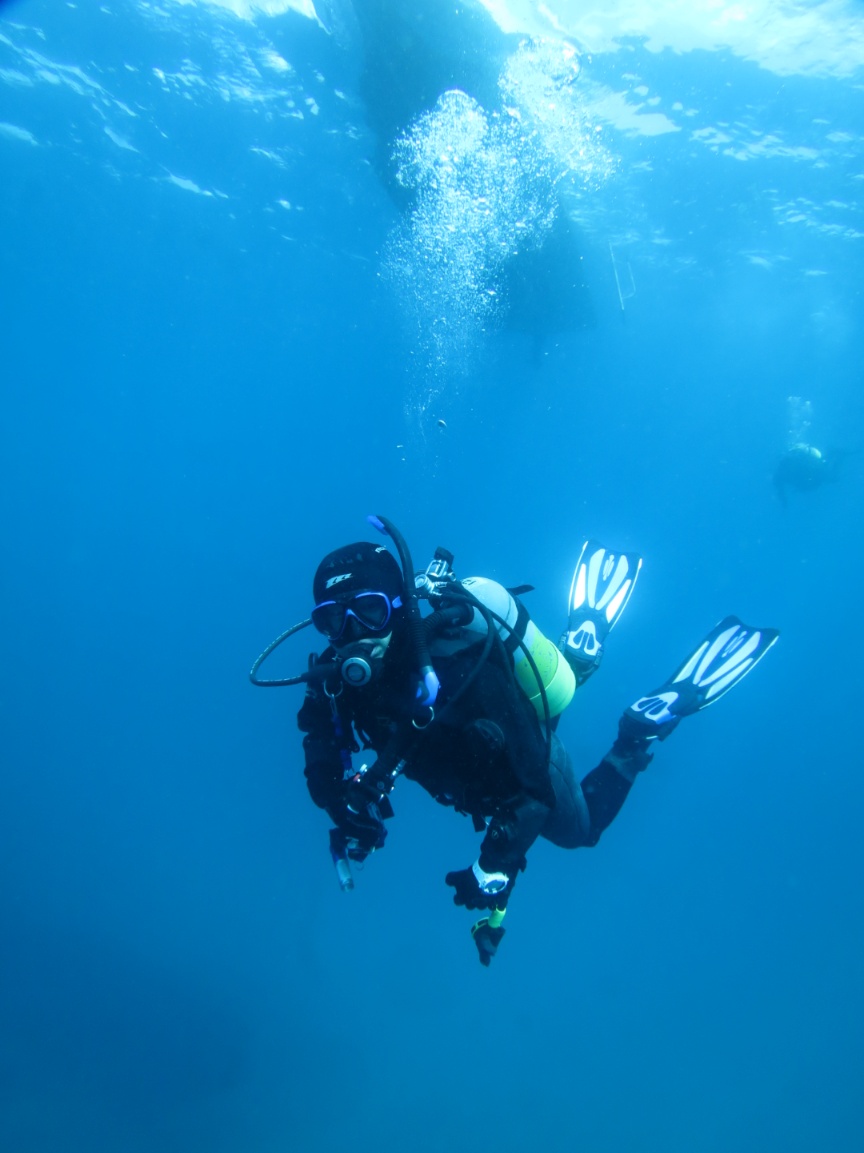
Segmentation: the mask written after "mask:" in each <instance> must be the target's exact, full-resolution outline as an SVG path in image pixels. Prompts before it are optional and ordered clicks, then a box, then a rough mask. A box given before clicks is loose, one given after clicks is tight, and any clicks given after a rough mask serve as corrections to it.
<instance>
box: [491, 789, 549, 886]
mask: <svg viewBox="0 0 864 1153" xmlns="http://www.w3.org/2000/svg"><path fill="white" fill-rule="evenodd" d="M549 812H550V809H549V806H548V805H545V804H544V803H543V802H542V801H538V800H537V798H536V797H532V796H530V795H529V794H528V793H520V794H519V795H518V796H516V797H511V798H509V799H508V800H507V801H506V802H505V803H504V804H503V805H501V807H500V808H499V809H498V811H497V812H496V813H495V815H494V816H493V817H492V820H491V821H490V822H489V827H488V828H487V830H486V836H485V837H484V838H483V843H482V845H481V846H480V868H481V869H483V870H484V871H485V872H487V873H506V874H507V876H508V877H514V876H515V875H516V874H517V873H518V872H519V871H520V870H521V869H524V868H525V865H526V863H527V862H526V856H525V854H526V853H527V852H528V850H529V849H530V848H531V846H532V845H533V844H534V842H535V841H536V839H537V837H538V836H539V835H540V830H541V829H542V828H543V825H544V824H545V822H546V818H547V817H548V816H549Z"/></svg>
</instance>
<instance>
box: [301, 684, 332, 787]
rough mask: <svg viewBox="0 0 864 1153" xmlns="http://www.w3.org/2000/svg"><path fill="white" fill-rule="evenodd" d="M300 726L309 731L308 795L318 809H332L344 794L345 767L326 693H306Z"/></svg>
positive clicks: (306, 751)
mask: <svg viewBox="0 0 864 1153" xmlns="http://www.w3.org/2000/svg"><path fill="white" fill-rule="evenodd" d="M297 726H298V728H299V729H300V731H301V732H303V733H305V734H306V735H305V736H304V738H303V754H304V757H305V760H306V766H305V768H304V773H305V776H306V785H307V787H308V789H309V796H310V797H311V798H312V800H313V801H314V802H315V804H316V805H317V806H318V808H319V809H329V808H330V807H331V806H333V805H334V804H336V803H337V802H338V801H339V799H340V797H341V796H342V789H343V781H342V776H343V769H342V755H341V752H340V749H339V744H338V741H337V740H336V733H335V730H334V728H333V718H332V715H331V712H330V704H329V702H328V701H327V699H326V698H325V697H324V696H323V695H321V694H315V693H312V692H310V693H307V695H306V699H305V700H304V702H303V707H302V708H301V709H300V712H299V713H298V714H297Z"/></svg>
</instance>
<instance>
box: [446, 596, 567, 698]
mask: <svg viewBox="0 0 864 1153" xmlns="http://www.w3.org/2000/svg"><path fill="white" fill-rule="evenodd" d="M459 583H460V584H461V585H462V587H463V588H464V589H466V591H467V592H469V593H470V594H471V596H472V597H474V598H476V599H477V600H478V601H479V602H480V604H481V605H484V606H485V607H486V608H487V609H489V610H490V611H491V613H494V614H495V615H494V616H493V617H492V618H491V619H492V620H493V622H494V625H495V628H496V629H497V631H498V635H499V636H500V637H501V641H502V643H503V644H504V648H505V649H506V650H507V652H508V653H509V654H510V657H511V659H512V661H513V671H514V673H515V676H516V680H517V681H518V683H519V687H520V688H521V689H522V691H523V692H524V693H525V695H526V696H527V697H528V699H529V701H530V702H531V704H532V705H533V706H534V709H535V711H536V713H537V715H538V716H539V717H540V719H541V720H542V719H543V718H544V716H545V712H544V708H543V695H544V692H545V695H546V700H547V702H548V705H549V716H550V717H557V716H558V715H559V714H560V713H562V712H563V711H564V709H566V708H567V706H568V705H569V704H570V701H571V700H572V699H573V694H574V693H575V692H576V677H575V675H574V673H573V670H572V669H571V668H570V665H569V664H568V663H567V661H566V659H565V658H564V655H563V654H562V653H561V651H560V650H559V649H558V648H557V647H556V645H554V644H553V643H552V641H550V640H549V639H548V637H545V636H544V635H543V633H541V632H540V630H539V629H538V628H537V626H536V625H535V624H534V622H533V621H532V620H531V617H530V616H529V615H528V610H527V609H526V608H525V606H524V605H523V604H521V603H520V602H519V601H517V600H516V599H515V597H513V596H512V595H511V594H510V593H509V592H508V591H507V589H505V588H504V586H503V585H500V584H498V582H497V581H493V580H489V579H488V578H486V577H466V578H465V580H463V581H460V582H459ZM496 618H500V621H499V620H498V619H496ZM463 627H464V628H466V629H468V631H469V632H474V633H477V634H478V635H480V636H485V635H486V633H487V631H488V628H489V625H488V624H487V617H486V616H485V615H484V614H483V613H482V612H480V611H478V609H476V608H475V609H474V610H473V611H472V614H471V619H470V620H469V621H468V622H467V623H466V624H465V625H464V626H463ZM523 646H524V647H523ZM529 653H530V655H531V660H533V662H534V665H535V666H536V670H537V671H536V673H535V671H534V669H533V668H532V667H531V660H529V659H528V654H529ZM538 674H539V678H540V681H541V682H542V685H543V688H542V690H541V688H540V685H539V684H538V683H537V678H538Z"/></svg>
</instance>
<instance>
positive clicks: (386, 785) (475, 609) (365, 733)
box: [250, 517, 778, 965]
mask: <svg viewBox="0 0 864 1153" xmlns="http://www.w3.org/2000/svg"><path fill="white" fill-rule="evenodd" d="M369 520H370V522H371V523H372V524H373V525H374V526H375V527H376V528H377V529H379V530H380V531H381V532H383V533H385V534H386V535H388V536H389V537H390V539H391V540H392V541H393V542H394V544H395V545H396V549H397V552H398V554H399V558H400V562H401V563H397V561H396V559H395V557H394V556H393V554H392V553H391V552H390V551H389V550H388V549H387V548H386V547H385V546H384V545H381V544H377V545H376V544H373V543H370V542H366V541H360V542H357V543H354V544H349V545H346V546H345V547H344V548H340V549H336V550H335V551H334V552H331V553H329V554H328V555H327V556H326V557H324V559H323V560H322V561H321V563H320V565H319V566H318V569H317V571H316V573H315V577H314V580H313V586H312V592H313V597H314V602H315V604H314V608H313V609H312V613H311V616H310V618H309V619H308V620H306V621H302V622H301V623H300V624H298V625H294V626H293V627H292V628H290V629H288V630H287V631H286V632H285V633H283V634H282V635H281V636H280V637H277V638H276V640H275V641H273V642H272V644H271V645H269V646H268V648H267V649H265V650H264V652H263V653H262V654H261V656H260V657H259V658H258V659H257V661H256V662H255V664H254V665H253V668H252V672H251V673H250V678H251V679H252V681H253V683H254V684H258V685H263V686H271V685H283V684H298V683H305V685H306V696H305V699H304V701H303V705H302V708H301V709H300V712H299V715H298V725H299V728H300V729H301V731H302V732H303V733H304V738H303V749H304V754H305V775H306V781H307V785H308V789H309V793H310V795H311V798H312V800H313V802H314V803H315V804H316V805H317V806H318V807H319V808H321V809H324V810H325V811H326V812H327V815H328V816H329V818H330V820H331V821H332V824H333V827H332V828H331V830H330V850H331V855H332V858H333V862H334V865H335V867H336V871H337V876H338V879H339V882H340V884H341V886H342V888H343V889H346V890H347V889H351V888H353V878H352V875H351V862H363V861H365V860H366V859H367V857H369V856H370V854H372V853H374V852H376V851H378V850H380V849H381V848H383V846H384V843H385V840H386V837H387V828H386V825H385V822H386V821H388V820H390V819H391V818H392V817H393V815H394V811H393V806H392V804H391V800H390V794H391V792H392V789H393V787H394V785H395V784H396V782H397V780H398V779H399V777H401V776H404V777H406V778H407V779H408V780H412V781H416V782H417V783H418V784H420V785H421V786H422V787H423V788H424V789H425V790H426V791H427V792H428V793H430V794H431V795H432V796H433V797H434V798H435V800H436V801H438V802H439V803H440V804H442V805H449V806H452V807H453V808H454V809H455V810H456V811H457V812H458V813H461V814H463V815H466V816H468V817H470V819H471V820H472V822H473V824H474V828H475V830H476V832H477V833H478V834H479V833H482V834H483V839H482V841H481V844H480V849H479V854H478V856H477V859H476V860H475V861H474V863H473V864H471V865H467V866H466V867H464V868H460V869H456V870H454V871H452V872H449V873H447V875H446V877H445V883H446V884H447V885H448V886H449V887H450V888H452V889H453V891H454V893H453V901H454V903H455V904H456V905H460V906H464V907H466V908H467V909H474V910H480V911H482V912H483V913H484V914H486V915H485V916H483V917H481V918H480V920H478V921H477V923H476V924H475V925H474V926H473V929H472V935H473V938H474V942H475V944H476V946H477V949H478V952H479V956H480V960H481V962H482V963H483V964H484V965H488V964H489V962H490V960H491V958H492V957H493V956H494V955H495V952H496V950H497V948H498V946H499V945H500V942H501V940H502V938H503V936H504V929H503V927H502V921H503V919H504V914H505V910H506V908H507V903H508V901H509V898H510V896H511V894H512V892H513V888H514V885H515V884H516V880H517V878H518V876H519V873H520V872H522V871H523V870H524V869H525V867H526V864H527V857H526V854H527V853H528V850H529V849H530V847H531V845H532V844H533V842H534V841H535V840H536V838H537V837H538V836H539V837H544V838H546V839H547V840H549V841H551V842H552V843H553V844H555V845H558V846H560V847H562V848H567V849H573V848H578V847H580V846H593V845H596V844H597V842H598V840H599V839H600V836H601V834H602V833H603V831H604V830H605V829H606V828H607V827H608V826H609V824H610V823H611V822H612V820H613V819H614V818H615V817H616V815H617V814H618V812H619V810H620V809H621V806H622V805H623V804H624V801H625V800H626V798H627V795H628V793H629V791H630V788H631V786H632V785H633V783H634V781H635V780H636V777H637V776H638V774H639V773H641V772H642V771H643V770H644V769H646V768H647V766H648V764H649V762H650V761H651V759H652V756H653V750H654V748H655V746H656V743H657V742H658V741H663V740H665V739H666V737H668V736H669V734H670V733H671V732H672V731H673V729H675V728H676V726H677V725H678V724H679V722H680V721H681V720H682V719H683V718H684V717H686V716H689V715H691V714H693V713H696V712H698V711H699V710H700V709H703V708H705V707H706V706H707V705H710V704H713V703H714V702H715V701H717V700H719V699H720V697H721V696H723V694H724V693H726V692H728V691H729V689H731V688H732V687H733V685H735V684H737V683H738V681H739V680H741V678H742V677H743V676H745V675H746V674H747V673H748V672H750V670H751V669H752V668H753V667H754V666H755V665H756V663H757V662H758V661H759V660H761V658H762V657H763V656H764V655H765V653H766V652H767V651H768V649H769V648H770V647H771V646H772V645H773V644H774V642H775V641H776V639H777V636H778V633H777V631H776V630H774V629H754V628H750V627H748V626H747V625H744V624H742V622H741V621H740V620H738V619H737V618H736V617H727V618H725V619H724V620H723V621H721V622H720V623H719V624H718V625H717V626H715V628H713V629H712V630H711V631H710V632H709V633H708V635H707V636H706V637H705V638H704V640H702V641H701V642H700V644H699V645H698V646H697V647H696V648H695V649H694V650H693V652H692V653H691V654H690V655H689V656H688V657H687V659H686V660H685V661H684V662H683V663H682V664H681V666H680V667H679V668H678V669H677V670H676V671H675V673H674V674H673V675H672V676H671V677H670V678H669V679H668V680H667V681H665V682H664V683H663V684H662V685H661V686H660V687H659V688H657V689H654V690H653V691H652V692H649V693H647V694H646V695H645V696H642V697H639V699H638V700H636V701H635V702H634V703H633V704H632V705H630V707H629V708H627V709H626V710H625V711H624V713H623V715H622V716H621V718H620V721H619V724H618V735H617V738H616V740H615V741H614V743H613V744H612V747H611V748H610V750H609V752H607V753H606V755H605V756H604V757H603V759H602V760H601V762H600V763H599V765H597V766H596V768H594V769H592V770H591V771H590V772H589V773H588V774H587V776H584V777H583V778H582V779H581V780H580V779H579V778H578V776H577V774H576V772H575V769H574V767H573V765H572V762H571V760H570V757H569V755H568V753H567V751H566V750H565V748H564V746H563V744H562V743H561V740H560V738H559V737H558V735H557V733H556V731H555V730H556V726H557V722H558V720H559V718H560V716H561V713H562V712H563V710H564V709H565V708H566V706H567V705H568V704H569V703H570V701H571V699H572V698H573V695H574V693H575V691H576V689H577V688H579V687H580V686H581V685H583V684H584V683H585V681H586V680H588V678H589V677H590V676H591V675H592V674H593V673H594V672H595V671H596V669H597V667H598V665H599V664H600V661H601V658H602V656H603V653H604V650H605V645H606V639H607V637H608V635H609V632H610V631H611V629H612V628H613V627H614V625H615V624H616V623H617V621H618V620H619V619H620V617H621V614H622V613H623V612H624V609H625V608H626V606H627V603H628V601H629V599H630V597H631V595H632V593H633V590H634V588H635V585H636V580H637V577H638V574H639V570H640V568H641V564H642V561H641V558H640V557H638V556H635V555H633V554H628V553H614V552H611V551H610V550H608V549H606V548H605V547H603V546H602V545H600V544H598V543H597V542H596V541H588V542H586V543H585V545H584V546H583V548H582V551H581V554H580V556H579V560H578V563H577V565H576V570H575V572H574V574H573V580H572V583H571V587H570V594H569V601H568V609H569V621H568V624H567V628H566V631H565V632H564V634H563V636H562V637H561V639H560V642H559V645H558V646H556V645H555V644H553V643H552V642H551V641H550V640H548V639H547V638H546V637H545V636H544V635H543V634H542V633H541V632H540V631H539V629H538V628H537V627H536V625H535V624H534V622H533V621H532V620H531V618H530V616H529V615H528V612H527V610H526V608H525V606H524V604H523V603H522V601H521V600H520V599H519V598H520V594H522V593H524V592H527V591H530V588H531V586H522V587H520V588H516V589H509V590H508V589H505V588H504V587H503V586H501V585H500V584H497V583H496V582H495V581H491V580H487V579H485V578H482V577H469V578H467V579H463V580H458V579H457V578H456V575H455V573H454V571H453V567H452V566H453V555H452V554H451V553H449V552H447V550H445V549H442V548H439V549H438V550H437V551H436V553H435V557H434V559H433V561H432V562H431V563H430V564H429V566H428V568H427V569H426V570H425V572H421V573H419V574H417V575H415V572H414V567H413V563H412V561H411V556H410V553H409V551H408V548H407V545H406V544H405V541H404V539H403V537H402V535H401V534H400V533H399V531H398V530H397V529H396V527H395V526H394V525H393V524H392V523H391V522H390V521H388V520H386V519H385V518H384V517H369ZM421 601H423V602H425V603H426V605H428V608H429V610H430V611H428V612H426V613H425V614H421V611H420V602H421ZM310 623H311V624H312V625H314V627H315V628H316V629H317V630H318V632H319V633H321V634H322V636H323V637H324V638H325V639H326V641H327V648H326V649H325V650H324V652H323V653H322V654H321V655H320V656H319V655H317V654H314V653H313V654H312V655H311V656H310V658H309V667H308V670H307V672H305V673H303V674H302V675H301V676H297V677H291V678H288V679H283V680H262V679H260V678H259V676H258V669H259V668H260V665H261V664H262V662H263V661H264V660H265V659H266V658H267V657H268V656H269V655H270V654H271V653H272V652H273V650H274V649H275V648H276V647H277V646H278V645H279V644H281V643H282V642H283V641H284V640H286V639H287V638H288V637H289V636H292V635H293V634H294V633H296V632H297V631H299V630H300V629H302V628H305V627H306V626H307V625H309V624H310ZM354 758H358V759H360V760H361V762H362V763H360V764H359V766H355V763H354Z"/></svg>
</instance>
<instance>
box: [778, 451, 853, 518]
mask: <svg viewBox="0 0 864 1153" xmlns="http://www.w3.org/2000/svg"><path fill="white" fill-rule="evenodd" d="M840 459H841V455H840V454H839V453H833V454H831V455H830V456H827V455H826V454H825V453H823V452H822V451H821V449H818V448H816V447H815V446H814V445H812V444H805V443H804V442H803V441H801V442H799V443H798V444H793V445H791V446H790V447H789V448H788V449H787V450H786V452H785V453H784V454H783V456H782V457H781V458H780V461H779V463H778V465H777V467H776V469H775V470H774V488H775V489H776V491H777V495H778V496H779V498H780V503H781V504H782V505H783V507H784V508H786V507H787V506H788V503H789V493H790V491H792V492H813V491H814V489H817V488H821V487H822V485H823V484H828V483H829V482H831V481H835V480H837V477H838V472H839V465H840Z"/></svg>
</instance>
